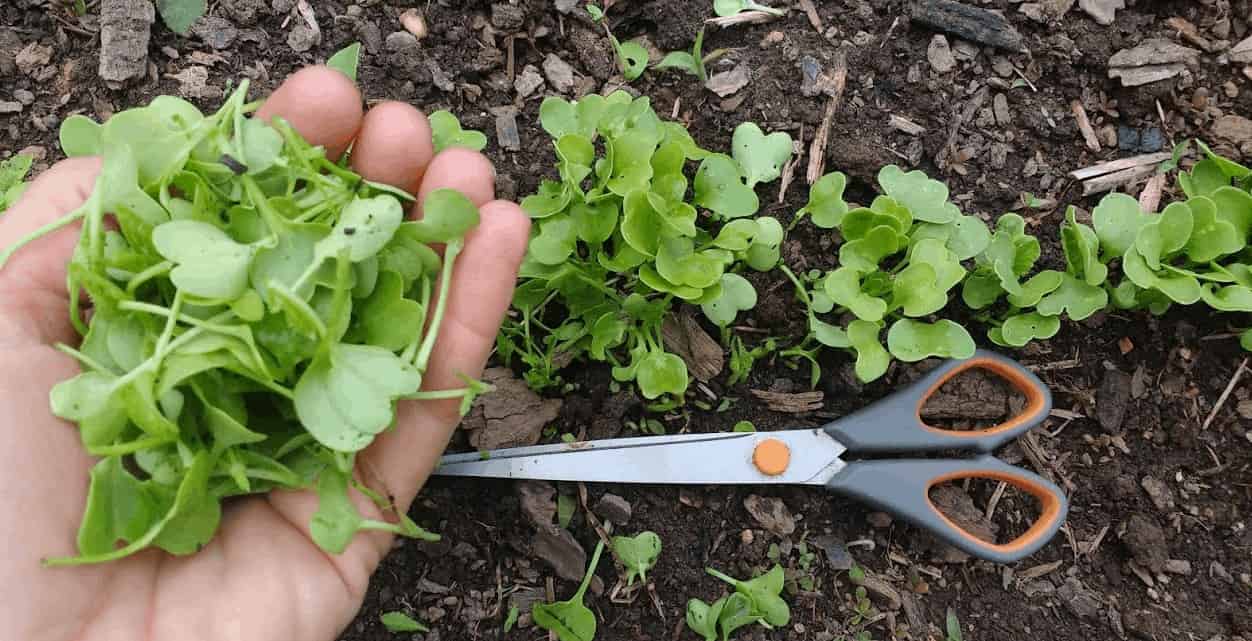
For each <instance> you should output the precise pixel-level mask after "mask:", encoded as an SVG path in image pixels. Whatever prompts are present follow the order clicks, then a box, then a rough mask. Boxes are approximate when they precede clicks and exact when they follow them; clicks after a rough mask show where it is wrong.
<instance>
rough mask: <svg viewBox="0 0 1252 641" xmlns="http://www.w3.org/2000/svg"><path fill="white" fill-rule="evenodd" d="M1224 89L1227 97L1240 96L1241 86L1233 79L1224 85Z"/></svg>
mask: <svg viewBox="0 0 1252 641" xmlns="http://www.w3.org/2000/svg"><path fill="white" fill-rule="evenodd" d="M1222 89H1223V90H1225V91H1226V97H1227V98H1238V97H1239V86H1238V85H1236V84H1235V82H1234V81H1233V80H1227V81H1226V84H1224V85H1222Z"/></svg>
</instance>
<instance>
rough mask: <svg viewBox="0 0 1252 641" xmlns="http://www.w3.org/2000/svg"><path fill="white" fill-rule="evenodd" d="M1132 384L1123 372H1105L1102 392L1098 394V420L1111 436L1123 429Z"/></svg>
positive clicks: (1114, 370) (1128, 376) (1111, 370)
mask: <svg viewBox="0 0 1252 641" xmlns="http://www.w3.org/2000/svg"><path fill="white" fill-rule="evenodd" d="M1130 383H1131V377H1130V375H1128V374H1126V373H1125V372H1123V371H1121V370H1116V369H1110V370H1106V371H1105V372H1104V379H1103V380H1102V381H1101V383H1100V391H1099V392H1097V394H1096V419H1097V420H1099V421H1100V427H1103V428H1104V431H1106V432H1108V433H1110V434H1114V433H1116V432H1119V431H1121V429H1122V421H1123V420H1124V419H1125V417H1126V408H1127V406H1129V405H1130Z"/></svg>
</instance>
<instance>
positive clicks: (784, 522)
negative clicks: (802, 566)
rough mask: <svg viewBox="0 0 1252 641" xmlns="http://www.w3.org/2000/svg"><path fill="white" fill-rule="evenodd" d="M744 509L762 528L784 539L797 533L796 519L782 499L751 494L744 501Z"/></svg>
mask: <svg viewBox="0 0 1252 641" xmlns="http://www.w3.org/2000/svg"><path fill="white" fill-rule="evenodd" d="M743 507H744V508H745V509H747V510H748V514H751V515H752V518H753V519H756V522H757V523H760V524H761V527H763V528H765V529H766V530H769V531H770V532H771V533H773V534H776V535H778V536H780V537H782V536H788V535H790V534H791V533H792V532H795V531H796V519H795V517H794V516H792V515H791V510H789V509H787V504H786V503H783V501H782V499H779V498H774V497H762V496H758V495H756V494H751V495H749V496H748V498H746V499H744V500H743Z"/></svg>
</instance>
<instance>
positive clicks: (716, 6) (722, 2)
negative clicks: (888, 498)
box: [713, 0, 787, 18]
mask: <svg viewBox="0 0 1252 641" xmlns="http://www.w3.org/2000/svg"><path fill="white" fill-rule="evenodd" d="M744 11H764V12H765V13H768V14H772V15H775V16H781V15H785V14H786V13H787V11H786V10H784V9H775V8H774V7H767V6H765V5H763V4H758V3H756V2H753V1H752V0H713V12H714V13H716V14H717V15H719V16H721V17H723V18H728V17H730V16H733V15H736V14H739V13H743V12H744Z"/></svg>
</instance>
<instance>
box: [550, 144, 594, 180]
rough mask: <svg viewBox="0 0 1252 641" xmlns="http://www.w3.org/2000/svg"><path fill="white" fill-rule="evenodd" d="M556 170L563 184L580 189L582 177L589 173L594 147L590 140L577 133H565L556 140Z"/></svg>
mask: <svg viewBox="0 0 1252 641" xmlns="http://www.w3.org/2000/svg"><path fill="white" fill-rule="evenodd" d="M556 156H557V161H558V162H557V171H558V172H560V174H561V179H562V180H564V181H565V184H567V185H569V186H570V187H574V188H576V189H581V186H582V182H583V179H584V178H586V177H587V176H589V175H590V174H591V165H592V163H594V162H595V160H596V148H595V147H594V146H593V145H592V144H591V140H590V139H588V138H584V137H583V136H579V135H577V134H566V135H564V136H561V138H560V140H557V142H556Z"/></svg>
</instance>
